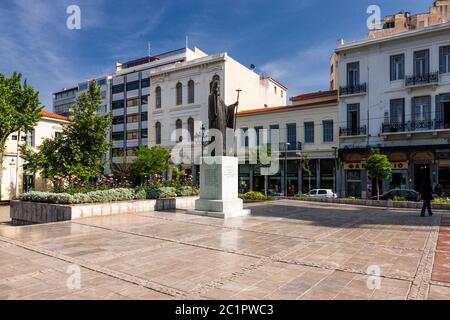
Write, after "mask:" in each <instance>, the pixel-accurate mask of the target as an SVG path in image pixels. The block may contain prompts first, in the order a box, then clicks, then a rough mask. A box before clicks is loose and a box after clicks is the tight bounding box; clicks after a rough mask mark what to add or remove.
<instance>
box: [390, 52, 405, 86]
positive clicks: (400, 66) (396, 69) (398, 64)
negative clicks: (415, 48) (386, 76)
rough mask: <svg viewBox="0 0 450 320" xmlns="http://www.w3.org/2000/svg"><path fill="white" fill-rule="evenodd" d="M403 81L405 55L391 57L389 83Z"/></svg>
mask: <svg viewBox="0 0 450 320" xmlns="http://www.w3.org/2000/svg"><path fill="white" fill-rule="evenodd" d="M403 79H405V55H404V54H398V55H395V56H391V81H395V80H403Z"/></svg>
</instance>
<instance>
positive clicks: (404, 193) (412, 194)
mask: <svg viewBox="0 0 450 320" xmlns="http://www.w3.org/2000/svg"><path fill="white" fill-rule="evenodd" d="M394 197H403V198H405V199H406V201H420V193H419V192H417V191H415V190H411V189H394V190H390V191H388V192H386V193H383V194H382V195H380V200H393V199H394ZM371 199H372V200H378V198H377V196H374V197H372V198H371Z"/></svg>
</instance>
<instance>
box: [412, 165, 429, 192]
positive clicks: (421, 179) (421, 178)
mask: <svg viewBox="0 0 450 320" xmlns="http://www.w3.org/2000/svg"><path fill="white" fill-rule="evenodd" d="M427 179H428V180H429V179H430V165H429V164H416V165H414V186H415V188H414V189H415V190H416V191H418V192H421V191H422V186H423V185H424V183H425V182H426V180H427Z"/></svg>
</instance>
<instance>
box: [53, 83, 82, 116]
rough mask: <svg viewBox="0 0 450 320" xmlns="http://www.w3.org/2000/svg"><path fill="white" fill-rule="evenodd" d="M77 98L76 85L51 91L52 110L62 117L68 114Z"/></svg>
mask: <svg viewBox="0 0 450 320" xmlns="http://www.w3.org/2000/svg"><path fill="white" fill-rule="evenodd" d="M77 98H78V86H77V87H73V88H69V89H67V88H65V89H63V90H61V91H58V92H55V93H53V112H54V113H55V114H59V115H61V116H64V117H68V116H70V114H71V112H72V108H73V107H74V105H75V104H76V103H77Z"/></svg>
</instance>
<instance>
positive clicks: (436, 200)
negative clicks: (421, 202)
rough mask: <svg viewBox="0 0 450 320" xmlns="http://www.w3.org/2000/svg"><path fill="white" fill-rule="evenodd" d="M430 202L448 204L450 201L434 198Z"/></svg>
mask: <svg viewBox="0 0 450 320" xmlns="http://www.w3.org/2000/svg"><path fill="white" fill-rule="evenodd" d="M432 202H433V203H436V204H450V199H444V198H435V199H434V200H433V201H432Z"/></svg>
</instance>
